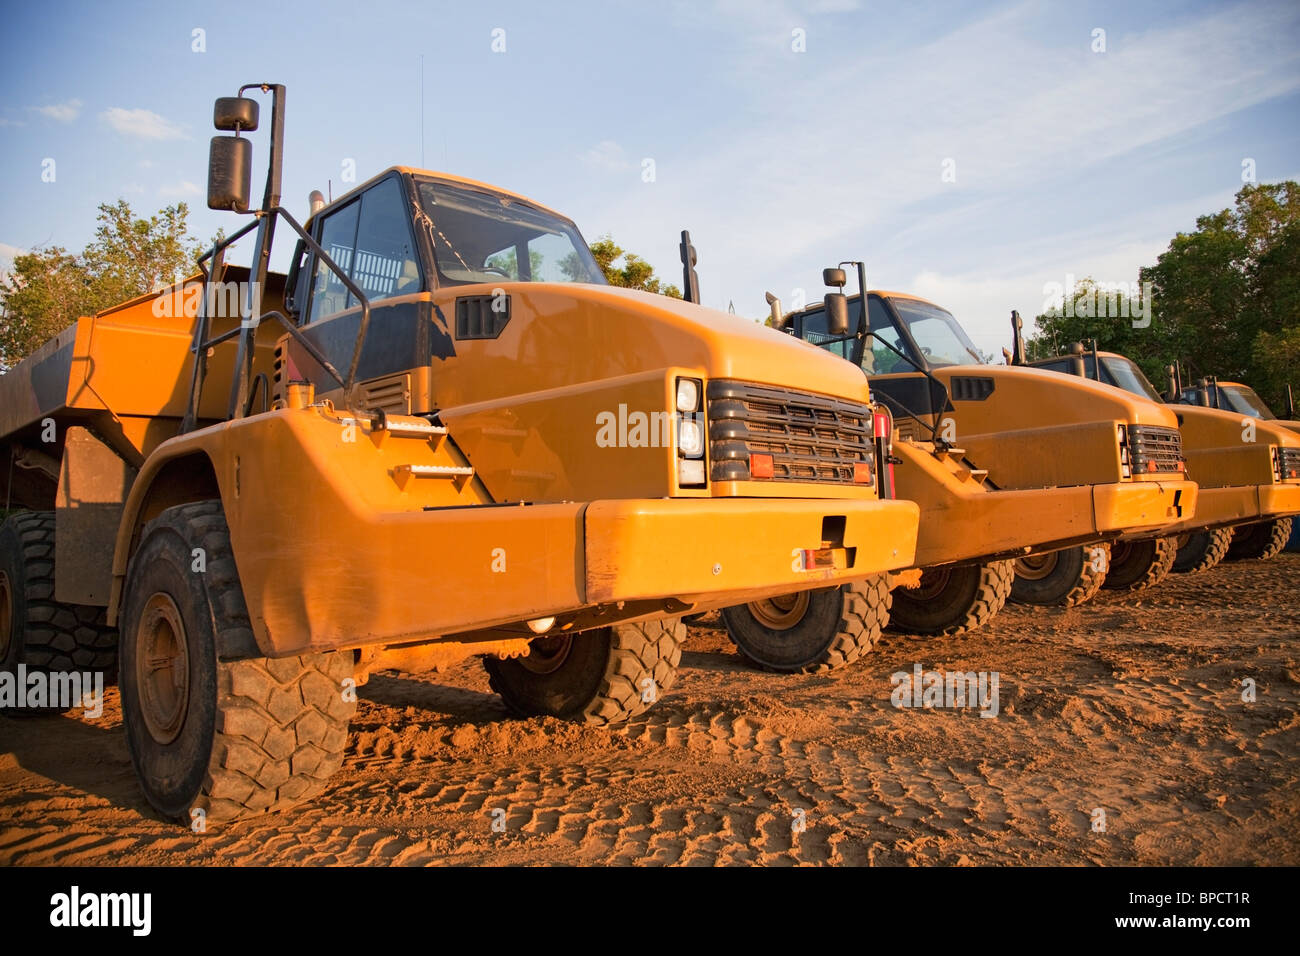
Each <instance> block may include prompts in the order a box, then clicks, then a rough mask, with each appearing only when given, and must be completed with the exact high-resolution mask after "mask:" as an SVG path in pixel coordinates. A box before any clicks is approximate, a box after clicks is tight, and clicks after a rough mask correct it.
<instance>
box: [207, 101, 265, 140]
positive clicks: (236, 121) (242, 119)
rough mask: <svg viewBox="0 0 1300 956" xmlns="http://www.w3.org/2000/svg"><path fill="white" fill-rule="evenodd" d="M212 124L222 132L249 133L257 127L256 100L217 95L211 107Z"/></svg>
mask: <svg viewBox="0 0 1300 956" xmlns="http://www.w3.org/2000/svg"><path fill="white" fill-rule="evenodd" d="M212 125H213V126H215V127H216V128H217V129H219V130H221V131H222V132H223V133H239V132H244V133H251V132H253V131H254V130H255V129H257V100H250V99H248V98H247V97H244V96H219V97H217V102H216V105H215V106H214V107H213V108H212Z"/></svg>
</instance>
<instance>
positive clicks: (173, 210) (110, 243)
mask: <svg viewBox="0 0 1300 956" xmlns="http://www.w3.org/2000/svg"><path fill="white" fill-rule="evenodd" d="M188 216H189V207H188V206H187V205H186V204H185V203H178V204H176V205H175V206H167V207H165V208H163V209H162V210H160V211H159V212H158V213H157V214H156V215H153V216H150V217H148V218H147V219H146V218H138V217H137V216H136V215H135V214H134V213H133V212H132V211H131V207H130V205H128V204H127V202H126V200H124V199H119V200H118V201H117V202H115V203H102V204H100V206H99V213H98V217H97V220H98V226H97V227H96V229H95V238H94V239H93V240H92V241H91V242H90V243H89V244H87V246H86V248H85V249H84V250H82V252H81V254H80V255H72V254H70V253H69V252H68V251H67V250H66V249H63V248H61V247H59V246H51V247H48V248H44V249H36V250H33V251H32V252H29V253H24V254H23V255H20V256H17V257H16V258H15V259H14V264H13V269H12V270H11V271H10V272H9V274H7V275H5V276H4V277H3V278H2V279H0V365H4V366H12V365H14V364H15V363H16V362H18V361H19V360H20V359H22V358H23V357H24V356H26V355H28V354H30V353H31V352H32V351H33V350H34V349H36V348H38V347H39V346H40V345H42V344H43V343H44V342H46V341H47V340H48V339H50V338H52V337H54V336H55V335H57V334H58V333H59V332H61V331H63V330H64V329H66V328H67V327H68V326H69V325H71V324H72V323H73V322H75V321H77V319H78V318H80V317H81V316H83V315H90V314H93V313H95V312H97V311H99V310H100V309H105V308H108V307H109V306H111V305H116V304H117V303H119V302H124V301H126V300H128V299H132V298H135V297H136V296H138V295H143V294H144V293H146V292H150V291H152V290H154V289H157V288H160V287H162V286H166V285H170V284H171V283H173V282H176V281H177V280H179V279H183V278H185V277H186V276H187V275H192V274H194V273H195V272H196V271H197V267H196V266H195V260H196V259H197V258H198V256H199V255H200V254H201V253H202V251H203V250H204V249H205V248H207V247H208V246H210V245H211V243H208V244H207V246H205V245H203V244H200V243H199V242H198V241H197V240H195V239H194V238H193V237H192V236H191V235H190V233H189V226H188V223H187V218H188ZM220 235H221V234H220V233H218V236H217V238H218V239H219V238H220Z"/></svg>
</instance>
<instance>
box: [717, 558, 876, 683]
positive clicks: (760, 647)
mask: <svg viewBox="0 0 1300 956" xmlns="http://www.w3.org/2000/svg"><path fill="white" fill-rule="evenodd" d="M891 603H892V597H891V595H890V591H889V576H888V575H885V574H877V575H874V576H872V577H870V578H865V579H864V580H861V581H853V582H851V583H849V584H844V585H841V586H840V587H837V588H823V589H821V590H816V591H800V592H798V593H797V594H791V595H787V596H785V597H781V598H771V599H768V600H765V601H755V602H753V603H750V604H741V605H738V606H736V607H729V608H726V609H725V610H724V611H723V612H722V619H723V621H724V622H725V623H726V625H727V634H728V636H730V638H731V640H732V641H733V642H734V643H735V645H736V646H737V647H738V648H740V652H741V653H742V654H744V655H745V657H747V658H749V660H751V661H753V662H754V663H755V664H757V665H758V666H759V667H762V668H764V669H766V670H770V671H777V672H778V673H783V674H794V673H804V674H811V673H814V672H819V671H829V670H834V669H836V668H838V667H843V666H845V665H846V664H852V663H853V662H854V661H856V660H857V659H858V658H860V657H861V656H862V655H863V654H866V653H867V652H868V651H870V650H871V648H872V647H873V646H874V645H875V643H876V641H877V639H879V637H880V632H881V631H883V630H884V628H885V625H886V624H888V623H889V607H890V604H891Z"/></svg>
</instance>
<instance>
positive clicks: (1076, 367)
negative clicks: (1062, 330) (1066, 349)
mask: <svg viewBox="0 0 1300 956" xmlns="http://www.w3.org/2000/svg"><path fill="white" fill-rule="evenodd" d="M1070 369H1071V371H1072V372H1073V373H1074V374H1075V375H1077V376H1078V377H1079V378H1087V377H1088V369H1087V366H1086V365H1084V362H1083V343H1082V342H1071V343H1070Z"/></svg>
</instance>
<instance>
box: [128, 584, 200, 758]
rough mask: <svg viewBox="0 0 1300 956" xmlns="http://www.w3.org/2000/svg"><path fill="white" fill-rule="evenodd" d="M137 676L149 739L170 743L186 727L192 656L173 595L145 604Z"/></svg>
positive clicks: (138, 637) (138, 630) (137, 647)
mask: <svg viewBox="0 0 1300 956" xmlns="http://www.w3.org/2000/svg"><path fill="white" fill-rule="evenodd" d="M135 650H136V656H135V676H136V685H137V686H138V688H139V693H140V713H141V715H142V716H143V717H144V723H145V726H146V727H147V728H148V729H149V734H150V736H152V737H153V739H154V740H156V741H157V742H158V743H160V744H169V743H171V742H172V741H173V740H175V739H176V738H177V736H179V734H180V732H181V728H182V727H183V726H184V725H185V712H186V710H187V709H188V707H189V700H190V655H189V645H188V643H187V642H186V639H185V625H184V624H183V623H182V622H181V613H180V611H179V610H177V608H176V602H175V601H173V600H172V599H171V596H170V595H168V594H164V593H162V592H159V593H157V594H155V595H153V597H151V598H149V600H148V601H147V602H145V606H144V610H143V612H141V614H140V623H139V624H138V625H137V627H136V637H135Z"/></svg>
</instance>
